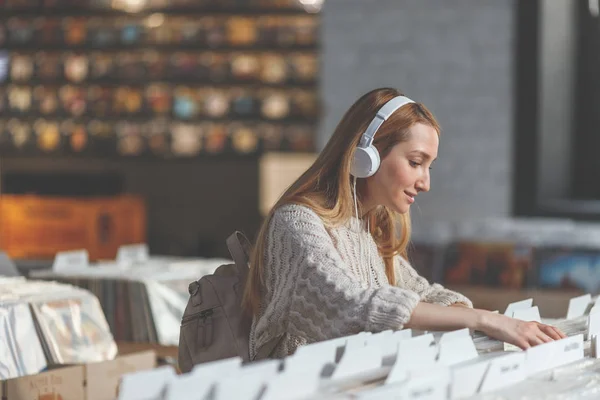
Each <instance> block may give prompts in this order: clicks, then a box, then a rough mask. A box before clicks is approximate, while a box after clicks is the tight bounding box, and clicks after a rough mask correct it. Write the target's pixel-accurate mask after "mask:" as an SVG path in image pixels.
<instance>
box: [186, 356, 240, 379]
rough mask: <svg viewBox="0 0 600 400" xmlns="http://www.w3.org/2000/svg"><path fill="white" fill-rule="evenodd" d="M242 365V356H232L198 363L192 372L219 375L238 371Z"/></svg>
mask: <svg viewBox="0 0 600 400" xmlns="http://www.w3.org/2000/svg"><path fill="white" fill-rule="evenodd" d="M241 367H242V359H241V358H240V357H232V358H226V359H224V360H218V361H212V362H207V363H202V364H197V365H195V366H194V368H193V369H192V371H191V374H193V375H196V376H200V377H212V376H217V377H219V376H223V375H229V374H232V373H234V372H237V371H238V370H239V369H240V368H241Z"/></svg>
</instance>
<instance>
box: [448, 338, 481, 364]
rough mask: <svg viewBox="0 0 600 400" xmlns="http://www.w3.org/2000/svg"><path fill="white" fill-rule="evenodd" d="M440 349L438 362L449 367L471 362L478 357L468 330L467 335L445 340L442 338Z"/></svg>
mask: <svg viewBox="0 0 600 400" xmlns="http://www.w3.org/2000/svg"><path fill="white" fill-rule="evenodd" d="M438 347H439V351H438V362H439V363H440V364H443V365H447V366H452V365H455V364H459V363H461V362H465V361H469V360H472V359H475V358H477V356H478V353H477V348H476V347H475V343H474V342H473V338H471V336H470V335H469V332H468V330H467V335H464V334H463V335H454V336H450V337H447V338H445V339H444V337H442V338H441V339H440V342H439V343H438Z"/></svg>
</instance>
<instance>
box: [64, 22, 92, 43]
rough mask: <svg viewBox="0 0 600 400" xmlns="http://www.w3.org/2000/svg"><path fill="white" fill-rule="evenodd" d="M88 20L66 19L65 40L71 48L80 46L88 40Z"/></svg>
mask: <svg viewBox="0 0 600 400" xmlns="http://www.w3.org/2000/svg"><path fill="white" fill-rule="evenodd" d="M86 23H87V19H86V18H71V17H69V18H65V19H64V20H63V23H62V25H63V26H62V28H63V38H64V41H65V43H66V44H67V45H69V46H80V45H82V44H84V43H85V41H86V39H87V25H86Z"/></svg>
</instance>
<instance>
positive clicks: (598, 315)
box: [586, 307, 600, 340]
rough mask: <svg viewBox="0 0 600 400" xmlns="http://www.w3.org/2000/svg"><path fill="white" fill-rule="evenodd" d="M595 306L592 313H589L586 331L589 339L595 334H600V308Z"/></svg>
mask: <svg viewBox="0 0 600 400" xmlns="http://www.w3.org/2000/svg"><path fill="white" fill-rule="evenodd" d="M594 308H595V309H594ZM594 308H592V310H591V311H590V315H588V327H587V332H586V333H587V334H586V339H587V340H591V338H592V337H593V336H595V335H600V312H599V311H600V308H599V307H594Z"/></svg>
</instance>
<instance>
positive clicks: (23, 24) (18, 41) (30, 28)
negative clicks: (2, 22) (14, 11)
mask: <svg viewBox="0 0 600 400" xmlns="http://www.w3.org/2000/svg"><path fill="white" fill-rule="evenodd" d="M7 28H8V29H7V33H8V42H9V43H11V44H14V45H23V44H28V43H31V41H32V40H33V38H34V33H35V32H34V30H35V27H34V25H33V24H32V23H31V22H30V21H29V20H27V19H24V18H16V17H13V18H10V19H9V20H8V23H7Z"/></svg>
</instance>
